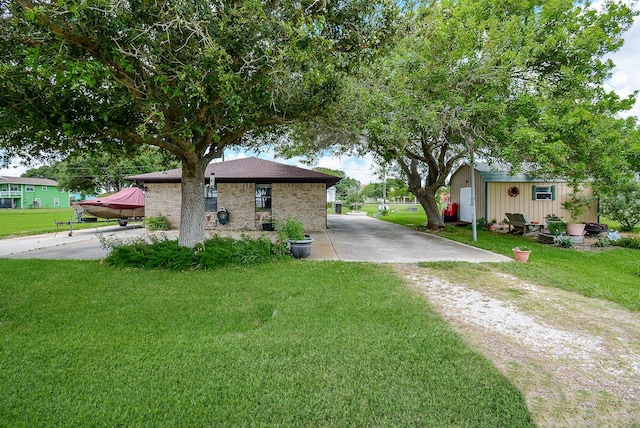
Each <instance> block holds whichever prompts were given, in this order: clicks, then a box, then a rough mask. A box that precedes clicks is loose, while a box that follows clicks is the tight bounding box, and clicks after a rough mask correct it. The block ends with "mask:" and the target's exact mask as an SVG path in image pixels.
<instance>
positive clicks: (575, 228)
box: [567, 223, 586, 236]
mask: <svg viewBox="0 0 640 428" xmlns="http://www.w3.org/2000/svg"><path fill="white" fill-rule="evenodd" d="M585 226H586V224H584V223H567V235H570V236H582V235H584V228H585Z"/></svg>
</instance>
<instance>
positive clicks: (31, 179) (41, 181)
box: [0, 175, 58, 187]
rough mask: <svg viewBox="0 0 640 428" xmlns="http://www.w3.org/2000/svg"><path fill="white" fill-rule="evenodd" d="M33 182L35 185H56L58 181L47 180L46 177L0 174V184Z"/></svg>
mask: <svg viewBox="0 0 640 428" xmlns="http://www.w3.org/2000/svg"><path fill="white" fill-rule="evenodd" d="M2 183H8V184H33V185H36V186H52V187H57V186H58V182H57V181H53V180H49V179H48V178H35V177H9V176H6V175H3V176H0V184H2Z"/></svg>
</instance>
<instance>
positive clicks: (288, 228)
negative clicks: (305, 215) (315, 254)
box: [278, 216, 313, 259]
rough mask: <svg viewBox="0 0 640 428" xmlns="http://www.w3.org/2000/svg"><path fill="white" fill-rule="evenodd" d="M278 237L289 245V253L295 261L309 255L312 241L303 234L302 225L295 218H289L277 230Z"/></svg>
mask: <svg viewBox="0 0 640 428" xmlns="http://www.w3.org/2000/svg"><path fill="white" fill-rule="evenodd" d="M278 237H279V238H280V240H281V241H283V242H284V241H287V242H288V243H289V252H290V253H291V255H292V256H293V257H295V258H296V259H304V258H307V257H309V256H310V255H311V244H312V243H313V239H311V237H310V236H309V235H306V234H305V233H304V225H303V224H302V222H301V221H300V220H298V219H297V218H295V217H292V216H289V217H287V218H286V220H284V222H283V223H282V224H281V225H280V227H279V228H278Z"/></svg>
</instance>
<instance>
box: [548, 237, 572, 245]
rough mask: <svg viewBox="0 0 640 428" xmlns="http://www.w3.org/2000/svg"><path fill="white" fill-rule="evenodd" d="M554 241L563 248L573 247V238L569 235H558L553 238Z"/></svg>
mask: <svg viewBox="0 0 640 428" xmlns="http://www.w3.org/2000/svg"><path fill="white" fill-rule="evenodd" d="M553 242H555V243H556V245H559V246H561V247H562V248H571V247H573V239H571V238H570V237H568V236H556V237H555V238H554V239H553Z"/></svg>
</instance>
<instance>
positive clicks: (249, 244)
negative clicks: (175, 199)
mask: <svg viewBox="0 0 640 428" xmlns="http://www.w3.org/2000/svg"><path fill="white" fill-rule="evenodd" d="M109 246H110V247H111V252H110V253H109V255H108V256H107V258H106V259H105V262H106V263H108V264H110V265H112V266H118V267H136V268H147V269H153V268H156V269H158V268H159V269H168V270H177V271H184V270H192V269H203V270H205V269H215V268H219V267H222V266H225V265H229V264H256V263H264V262H267V261H269V260H271V259H273V258H274V257H275V256H276V255H278V253H277V251H276V245H275V244H273V243H272V242H271V241H270V240H269V239H267V238H260V239H250V238H246V237H243V238H242V239H241V240H236V239H233V238H222V237H215V238H213V239H209V240H207V241H205V242H204V243H202V244H199V245H196V246H195V247H194V248H187V247H181V246H180V245H178V240H169V239H167V238H166V237H164V238H163V239H159V238H154V237H151V238H150V242H147V241H145V240H144V239H138V240H135V241H133V242H128V243H123V242H115V243H110V244H109Z"/></svg>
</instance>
